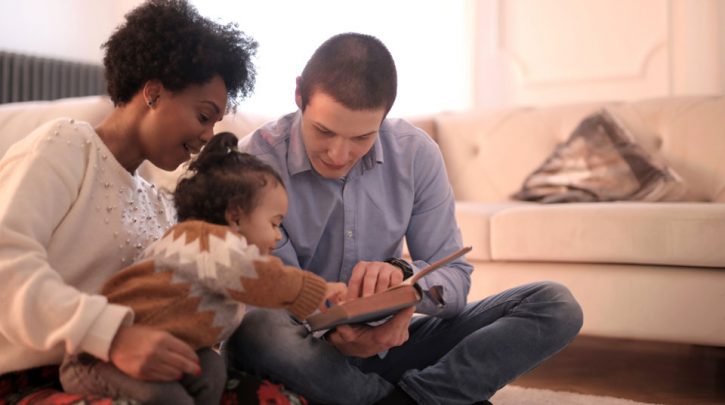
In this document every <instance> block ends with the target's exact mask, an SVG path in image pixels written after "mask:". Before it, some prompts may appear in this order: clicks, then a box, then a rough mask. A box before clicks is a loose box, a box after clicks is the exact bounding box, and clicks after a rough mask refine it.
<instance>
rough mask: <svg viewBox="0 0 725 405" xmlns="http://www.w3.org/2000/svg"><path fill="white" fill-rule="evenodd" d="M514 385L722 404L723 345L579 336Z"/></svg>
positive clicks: (675, 404) (724, 399)
mask: <svg viewBox="0 0 725 405" xmlns="http://www.w3.org/2000/svg"><path fill="white" fill-rule="evenodd" d="M514 384H515V385H519V386H524V387H533V388H546V389H552V390H559V391H571V392H578V393H582V394H591V395H607V396H614V397H620V398H628V399H631V400H636V401H641V402H650V403H660V404H668V405H680V404H688V405H689V404H702V405H710V404H720V405H722V404H725V348H723V347H704V346H691V345H683V344H674V343H663V342H645V341H633V340H626V339H608V338H597V337H591V336H579V337H577V338H576V339H575V340H574V342H572V343H571V344H570V345H569V346H567V348H565V349H564V350H562V351H561V352H560V353H558V354H557V355H555V356H554V357H552V358H550V359H549V360H548V361H546V362H545V363H544V364H542V365H541V366H540V367H538V368H537V369H535V370H532V371H531V372H529V373H528V374H526V375H523V376H521V377H520V378H519V379H517V380H516V381H515V382H514Z"/></svg>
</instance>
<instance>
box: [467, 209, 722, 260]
mask: <svg viewBox="0 0 725 405" xmlns="http://www.w3.org/2000/svg"><path fill="white" fill-rule="evenodd" d="M490 221H491V229H490V235H491V236H490V237H491V257H492V259H493V260H513V261H554V262H583V263H586V262H590V263H634V264H637V263H638V264H661V265H682V266H705V267H725V249H723V247H722V237H721V236H722V235H724V234H725V204H712V203H637V202H614V203H606V204H602V203H581V204H552V205H534V204H521V205H520V206H517V207H513V208H509V209H506V210H503V211H500V212H497V213H496V214H495V215H494V216H493V217H492V218H491V219H490ZM464 238H465V235H464Z"/></svg>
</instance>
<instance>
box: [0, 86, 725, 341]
mask: <svg viewBox="0 0 725 405" xmlns="http://www.w3.org/2000/svg"><path fill="white" fill-rule="evenodd" d="M603 105H605V104H603V103H592V104H579V105H569V106H555V107H542V108H510V109H499V110H480V111H465V112H448V113H440V114H436V115H433V116H427V117H415V118H412V119H411V121H413V122H414V123H416V124H417V125H418V126H420V127H421V128H423V129H425V130H426V131H428V132H429V133H430V134H431V136H432V137H433V138H434V139H435V140H436V141H437V142H438V143H439V145H440V148H441V151H442V152H443V155H444V158H445V160H446V166H447V170H448V175H449V178H450V180H451V183H452V185H453V188H454V191H455V193H456V198H457V200H458V204H457V215H458V220H459V225H460V227H461V231H462V234H463V239H464V242H465V243H466V244H471V245H473V246H474V250H473V252H471V253H470V254H469V255H468V258H469V259H470V260H471V261H472V262H473V264H474V265H475V272H474V274H473V285H472V288H471V293H470V298H471V299H478V298H482V297H484V296H486V295H489V294H491V293H495V292H498V291H501V290H502V289H505V288H508V287H511V286H515V285H518V284H522V283H525V282H528V281H535V280H543V279H548V280H556V281H559V282H561V283H563V284H565V285H567V286H569V287H570V288H571V290H572V291H573V292H574V294H575V296H576V297H577V298H578V299H579V301H580V303H581V304H582V307H583V309H584V313H585V321H584V327H583V329H582V333H584V334H591V335H599V336H611V337H625V338H636V339H653V340H666V341H675V342H687V343H694V344H705V345H717V346H725V97H690V98H669V99H659V100H645V101H637V102H628V103H608V104H606V105H608V106H609V107H610V108H614V109H619V110H620V112H622V113H624V114H625V115H626V116H628V117H630V118H631V122H634V123H635V125H636V126H637V128H638V133H639V134H640V135H639V137H638V139H637V140H638V142H641V143H643V144H646V146H647V147H648V148H650V149H651V150H657V151H658V153H660V154H661V155H662V156H663V157H664V158H665V159H666V160H667V162H668V163H669V164H670V165H671V166H672V167H673V168H674V169H675V170H676V171H677V172H678V173H679V174H680V175H681V176H682V177H683V178H684V180H685V183H686V185H687V186H688V188H689V191H690V196H691V198H692V199H693V200H696V201H698V202H682V203H634V202H610V203H579V204H552V205H541V204H536V203H528V202H517V201H512V200H511V199H510V198H509V196H510V195H511V194H512V193H513V192H515V191H517V190H518V189H519V188H520V187H521V185H522V182H523V180H524V179H525V178H526V176H527V175H528V174H529V173H530V172H531V171H533V170H534V169H535V168H536V167H537V166H538V165H539V164H540V163H541V162H542V161H543V160H544V159H545V158H546V157H547V155H549V153H550V152H551V151H552V150H553V148H554V147H555V145H556V144H557V143H558V142H561V141H564V140H565V139H566V138H567V137H568V135H569V134H570V133H571V132H572V130H573V129H574V128H575V127H576V126H577V124H578V123H579V122H580V121H581V119H582V118H584V117H585V116H586V115H588V114H589V113H591V112H594V111H596V110H598V109H599V108H601V107H602V106H603ZM111 108H112V107H111V105H110V103H109V102H108V101H107V100H106V99H105V98H103V97H85V98H77V99H66V100H60V101H55V102H32V103H18V104H11V105H2V106H0V155H2V154H4V153H5V150H6V149H7V147H8V146H9V145H10V144H11V143H12V142H14V141H15V140H17V139H19V138H21V137H22V136H24V135H26V134H27V133H28V132H29V131H30V130H31V129H32V128H34V127H35V126H37V125H39V124H41V123H42V122H44V121H46V120H48V119H50V118H53V117H55V116H63V115H65V116H68V115H73V116H74V117H75V118H76V119H80V120H87V121H89V122H91V123H97V122H99V120H100V119H101V118H102V117H103V116H104V115H105V114H106V113H108V112H109V111H110V110H111ZM264 121H265V118H264V117H258V116H250V115H247V114H244V112H243V108H242V109H241V110H240V111H239V112H237V113H236V114H233V115H230V116H227V117H226V118H225V119H224V120H223V121H222V122H220V123H219V124H218V128H216V130H217V132H218V131H221V130H231V131H233V132H235V133H237V134H246V133H249V132H251V131H252V130H253V129H254V128H256V127H257V126H258V125H260V124H261V123H263V122H264ZM139 170H141V172H142V173H143V174H144V175H145V176H147V177H148V178H150V179H151V180H153V181H154V182H156V183H158V184H159V185H161V186H165V187H168V188H172V187H173V185H174V183H175V180H176V177H177V173H168V172H162V171H159V170H158V169H155V168H153V167H151V166H150V165H144V166H142V167H141V168H140V169H139Z"/></svg>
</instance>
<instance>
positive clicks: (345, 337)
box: [327, 272, 415, 358]
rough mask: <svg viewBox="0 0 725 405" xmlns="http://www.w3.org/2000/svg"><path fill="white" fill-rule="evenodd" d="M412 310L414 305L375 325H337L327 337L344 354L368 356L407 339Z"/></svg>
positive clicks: (413, 310)
mask: <svg viewBox="0 0 725 405" xmlns="http://www.w3.org/2000/svg"><path fill="white" fill-rule="evenodd" d="M401 273H402V272H401ZM414 312H415V307H410V308H406V309H404V310H402V311H400V312H398V313H397V314H395V316H393V317H392V318H390V319H389V320H388V321H387V322H385V323H383V324H382V325H378V326H375V327H372V326H367V325H339V326H338V327H337V328H336V329H335V331H334V332H332V333H330V335H329V336H328V338H327V339H328V341H329V342H330V343H332V345H333V346H335V347H336V348H337V350H339V351H340V352H341V353H342V354H344V355H346V356H353V357H363V358H365V357H370V356H373V355H375V354H377V353H380V352H382V351H385V350H388V349H390V348H391V347H396V346H400V345H402V344H403V343H405V342H406V341H407V340H408V337H409V335H408V326H409V325H410V320H411V318H412V317H413V313H414Z"/></svg>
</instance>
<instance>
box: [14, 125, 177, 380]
mask: <svg viewBox="0 0 725 405" xmlns="http://www.w3.org/2000/svg"><path fill="white" fill-rule="evenodd" d="M174 217H175V214H174V211H173V206H172V204H171V202H170V200H169V199H168V198H167V197H166V196H164V195H162V194H161V193H160V192H159V190H157V189H156V188H155V187H154V186H153V185H151V184H149V183H148V182H146V181H145V180H144V179H142V178H141V177H140V176H138V174H134V175H131V174H130V173H129V172H128V171H126V170H125V169H124V168H123V167H122V166H121V165H120V163H118V161H116V159H115V158H114V157H113V155H112V154H111V153H110V152H109V150H108V149H107V148H106V145H105V144H104V143H103V141H101V139H100V138H99V137H98V135H97V134H96V133H95V131H94V130H93V128H92V127H91V126H90V125H89V124H87V123H84V122H78V121H73V120H72V119H67V118H64V119H58V120H55V121H52V122H49V123H47V124H45V125H43V126H41V127H39V128H38V129H36V130H35V131H33V132H32V133H31V134H30V135H28V136H27V137H25V138H24V139H23V140H21V141H20V142H18V143H17V144H15V145H14V146H13V147H12V148H10V150H8V152H7V154H6V155H5V156H4V157H3V159H2V160H1V161H0V374H2V373H6V372H10V371H15V370H23V369H27V368H31V367H36V366H41V365H48V364H59V363H60V361H61V359H62V357H63V355H64V353H66V352H71V353H76V352H80V351H84V352H88V353H91V354H93V355H95V356H97V357H99V358H101V359H104V360H105V359H107V358H108V350H109V347H110V343H111V341H112V339H113V336H114V335H115V333H116V331H117V329H118V327H119V326H120V325H121V324H122V323H123V322H126V323H130V322H131V321H132V318H133V315H132V312H131V311H130V310H129V309H128V308H126V307H123V306H119V305H113V304H108V303H107V300H106V298H105V297H103V296H102V295H99V294H98V291H100V288H101V286H102V285H103V283H104V281H106V280H107V279H108V278H109V277H110V276H111V275H112V274H114V273H115V272H117V271H118V270H119V269H121V268H123V267H125V266H126V265H128V264H130V263H132V262H133V261H135V260H136V259H137V258H138V257H140V255H141V254H142V252H143V249H144V248H145V247H146V246H147V245H148V244H149V243H150V242H152V241H154V240H156V239H158V238H159V237H161V236H162V235H163V233H164V232H165V231H166V230H167V229H168V228H169V226H170V225H171V224H172V223H173V222H174Z"/></svg>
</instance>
